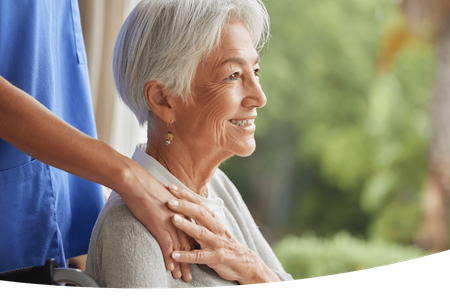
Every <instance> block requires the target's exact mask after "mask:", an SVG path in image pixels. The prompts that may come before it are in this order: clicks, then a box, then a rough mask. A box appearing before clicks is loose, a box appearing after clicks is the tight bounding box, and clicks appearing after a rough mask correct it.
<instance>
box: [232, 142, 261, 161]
mask: <svg viewBox="0 0 450 300" xmlns="http://www.w3.org/2000/svg"><path fill="white" fill-rule="evenodd" d="M236 148H237V149H236V151H234V154H235V155H237V156H240V157H247V156H250V155H252V154H253V152H255V149H256V142H255V139H254V138H251V139H249V140H248V141H246V142H244V143H242V144H240V145H239V147H236Z"/></svg>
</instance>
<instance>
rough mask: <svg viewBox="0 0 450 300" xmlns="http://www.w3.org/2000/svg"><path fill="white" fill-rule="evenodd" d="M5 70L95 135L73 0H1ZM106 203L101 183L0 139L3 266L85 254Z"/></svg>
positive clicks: (61, 262) (61, 261)
mask: <svg viewBox="0 0 450 300" xmlns="http://www.w3.org/2000/svg"><path fill="white" fill-rule="evenodd" d="M0 75H1V76H3V77H4V78H5V79H6V80H8V81H9V82H10V83H12V84H13V85H15V86H16V87H18V88H20V89H22V90H23V91H25V92H27V93H28V94H30V95H31V96H33V97H34V98H35V99H37V100H38V101H39V102H41V103H42V104H43V105H45V106H46V107H47V108H48V109H50V110H51V111H52V112H53V113H55V114H56V115H57V116H59V117H60V118H62V119H63V120H64V121H66V122H68V123H69V124H71V125H72V126H74V127H76V128H78V129H79V130H81V131H83V132H84V133H86V134H88V135H90V136H92V137H94V138H96V137H97V136H96V131H95V123H94V116H93V110H92V102H91V96H90V89H89V78H88V70H87V65H86V52H85V48H84V42H83V36H82V32H81V23H80V14H79V9H78V3H77V1H76V0H54V1H50V0H39V1H36V0H20V1H16V0H8V1H0ZM68 159H70V157H68ZM103 203H104V198H103V193H102V189H101V187H100V186H99V185H97V184H94V183H92V182H89V181H86V180H83V179H81V178H78V177H76V176H73V175H71V174H68V173H66V172H63V171H61V170H59V169H56V168H53V167H50V166H48V165H46V164H43V163H41V162H39V161H37V160H35V159H33V158H32V157H30V156H28V155H26V154H24V153H23V152H21V151H20V150H18V149H17V148H15V147H13V146H12V145H10V144H8V143H7V142H5V141H4V140H2V139H0V272H1V271H4V270H10V269H14V268H22V267H28V266H39V265H43V264H44V263H45V261H46V260H47V259H49V258H55V259H56V261H57V262H58V266H65V264H66V259H68V258H70V257H73V256H78V255H81V254H86V253H87V250H88V245H89V239H90V235H91V231H92V228H93V226H94V223H95V221H96V219H97V216H98V214H99V212H100V210H101V208H102V206H103Z"/></svg>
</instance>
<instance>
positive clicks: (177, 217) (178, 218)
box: [174, 215, 183, 223]
mask: <svg viewBox="0 0 450 300" xmlns="http://www.w3.org/2000/svg"><path fill="white" fill-rule="evenodd" d="M174 219H175V222H178V223H181V222H182V221H183V218H182V217H180V216H179V215H175V216H174Z"/></svg>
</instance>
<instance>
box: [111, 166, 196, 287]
mask: <svg viewBox="0 0 450 300" xmlns="http://www.w3.org/2000/svg"><path fill="white" fill-rule="evenodd" d="M130 163H134V161H131V162H130ZM130 170H132V172H131V173H132V174H130V175H128V176H129V177H130V178H134V179H130V180H127V186H128V187H127V188H126V189H125V190H120V189H116V190H115V191H116V192H117V193H119V195H120V196H121V197H122V199H123V201H124V202H125V204H126V205H127V207H128V208H129V209H130V211H131V213H132V214H133V215H134V216H135V217H136V218H137V219H138V220H139V221H141V222H142V224H144V226H145V227H146V228H147V229H148V230H149V231H150V232H151V233H152V234H153V236H154V237H155V238H156V240H157V241H158V244H159V246H160V247H161V251H162V254H163V257H164V262H165V265H166V268H167V270H169V271H171V272H172V276H173V278H175V279H179V278H181V277H182V278H183V280H184V281H185V282H189V281H191V280H192V273H191V265H190V264H189V263H181V264H180V263H179V262H177V261H174V260H173V259H172V256H171V254H172V252H173V251H174V250H184V251H189V250H191V249H193V243H194V241H193V240H192V238H190V237H188V236H187V235H186V234H185V233H184V232H182V231H180V230H178V229H177V228H176V227H174V225H173V224H172V221H171V218H172V217H173V215H174V213H173V211H171V210H170V209H169V208H168V207H167V205H166V201H165V200H167V199H173V198H175V197H174V196H173V195H172V194H171V193H170V192H169V191H168V190H167V188H166V187H165V186H164V185H163V184H162V183H160V182H159V181H156V180H155V179H154V178H153V177H152V176H151V175H150V173H148V172H147V171H145V170H144V169H142V168H141V167H140V166H139V165H138V164H136V165H134V164H133V166H131V167H130Z"/></svg>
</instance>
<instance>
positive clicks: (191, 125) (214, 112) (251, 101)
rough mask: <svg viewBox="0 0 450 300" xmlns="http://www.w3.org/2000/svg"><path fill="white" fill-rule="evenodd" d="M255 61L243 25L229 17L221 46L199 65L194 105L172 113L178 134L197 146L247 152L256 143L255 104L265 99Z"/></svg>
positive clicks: (257, 106)
mask: <svg viewBox="0 0 450 300" xmlns="http://www.w3.org/2000/svg"><path fill="white" fill-rule="evenodd" d="M258 61H259V56H258V53H257V52H256V50H255V48H254V46H253V42H252V39H251V36H250V33H249V31H248V30H247V27H245V25H244V24H243V23H242V22H239V21H233V22H229V23H228V24H227V25H226V26H225V27H224V30H223V32H222V36H221V40H220V45H219V46H218V47H216V49H215V50H214V51H213V52H212V54H211V55H210V56H209V57H208V58H207V59H206V60H204V61H203V62H201V63H200V64H199V66H198V69H197V72H196V74H195V78H194V80H193V92H194V104H193V105H188V106H187V107H185V108H183V109H182V110H180V111H178V112H177V120H176V123H177V125H178V126H177V132H178V135H179V138H181V139H183V140H184V141H185V143H188V144H192V143H195V147H196V148H197V149H200V150H201V151H203V150H204V151H216V152H222V153H224V154H225V155H229V156H231V155H234V154H237V155H240V156H248V155H250V154H251V153H252V152H253V151H254V150H255V146H256V144H255V140H254V132H255V129H256V127H255V124H254V121H255V118H256V109H257V108H260V107H263V106H264V105H265V104H266V102H267V100H266V96H265V95H264V93H263V91H262V90H261V86H260V84H259V78H258V75H257V73H258V71H259V66H258ZM202 149H203V150H202Z"/></svg>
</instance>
